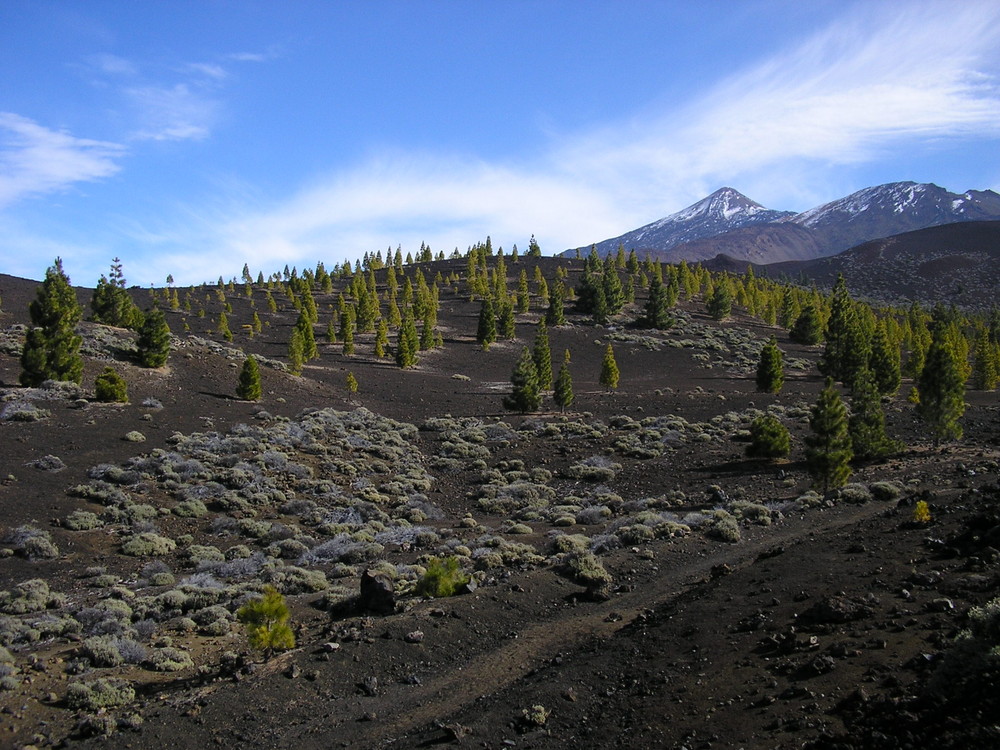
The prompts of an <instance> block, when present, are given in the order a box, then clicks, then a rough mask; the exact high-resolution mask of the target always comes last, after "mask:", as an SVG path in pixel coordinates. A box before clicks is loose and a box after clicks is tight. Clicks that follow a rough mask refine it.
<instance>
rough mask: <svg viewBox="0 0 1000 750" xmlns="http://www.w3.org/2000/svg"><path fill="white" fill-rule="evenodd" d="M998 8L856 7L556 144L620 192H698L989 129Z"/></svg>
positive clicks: (995, 131)
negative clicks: (687, 92) (780, 46)
mask: <svg viewBox="0 0 1000 750" xmlns="http://www.w3.org/2000/svg"><path fill="white" fill-rule="evenodd" d="M998 49H1000V6H996V5H995V4H973V3H970V4H965V5H957V6H952V5H948V6H945V5H942V4H930V5H923V6H921V5H914V6H908V7H907V8H906V10H905V12H900V10H898V9H895V8H892V7H888V6H871V7H869V6H867V5H863V6H859V8H857V9H855V11H854V12H852V13H851V14H850V15H848V16H847V17H845V18H843V19H841V20H839V21H838V22H836V23H834V24H832V25H831V26H829V27H828V28H826V29H823V30H822V31H819V32H817V33H816V34H814V35H813V36H811V37H809V38H808V39H806V40H804V41H803V42H801V43H800V44H798V45H796V46H794V47H791V48H790V49H787V50H784V51H781V52H778V53H777V54H775V55H774V56H773V57H771V58H770V59H767V60H764V61H761V62H759V63H758V64H756V65H754V66H752V67H750V68H749V69H747V70H744V71H741V72H737V73H735V74H734V75H732V76H731V77H730V78H728V79H727V80H724V81H721V82H720V83H719V84H718V85H716V86H715V87H714V88H713V89H711V90H709V91H708V92H707V93H706V94H704V95H703V96H701V97H699V98H697V99H695V100H693V101H691V102H688V103H686V104H685V105H684V106H681V107H679V108H678V109H677V110H676V111H675V112H669V113H664V114H663V115H661V116H660V117H653V118H650V119H647V120H645V121H643V122H626V123H616V124H615V125H614V126H611V127H608V128H603V129H600V130H598V131H596V132H594V133H590V134H586V135H584V136H582V137H580V138H576V139H571V141H570V143H569V144H568V145H567V146H565V147H563V148H560V149H558V151H557V157H558V161H559V162H560V163H562V164H565V165H568V168H569V169H570V170H571V171H573V172H575V173H577V174H580V175H584V174H587V175H591V176H592V177H594V178H597V179H603V180H606V181H608V182H609V184H613V185H615V186H616V188H620V189H621V190H622V191H624V194H631V196H632V198H635V194H636V191H635V190H629V185H630V184H634V185H641V186H642V190H643V191H644V192H646V193H647V194H648V193H649V192H650V188H653V192H654V193H657V194H660V195H671V193H676V188H671V186H672V185H677V184H679V183H683V184H686V185H690V186H691V187H692V188H693V190H694V192H695V194H698V193H701V192H703V191H704V190H706V189H707V188H710V187H718V185H719V183H720V182H722V181H726V182H732V181H736V180H739V179H741V178H750V179H751V180H759V179H760V178H759V175H761V174H764V173H769V174H773V173H774V172H777V171H778V170H779V169H780V168H785V167H791V168H793V169H794V168H795V167H796V165H798V166H799V167H801V166H802V165H803V164H804V163H812V164H818V165H823V166H829V165H848V164H858V163H863V162H866V161H869V160H874V159H877V158H879V157H880V156H881V155H882V154H883V153H884V152H885V151H887V150H889V149H893V148H899V147H900V146H902V145H903V144H908V143H912V144H919V143H920V142H924V143H926V142H927V141H928V140H929V139H947V138H965V137H987V138H988V137H997V136H1000V95H998V90H997V81H996V78H995V75H996V73H997V63H998V57H997V50H998Z"/></svg>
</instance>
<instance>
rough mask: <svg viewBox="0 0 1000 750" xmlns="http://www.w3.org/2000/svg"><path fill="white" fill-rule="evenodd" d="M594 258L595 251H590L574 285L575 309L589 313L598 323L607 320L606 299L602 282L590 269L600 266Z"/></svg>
mask: <svg viewBox="0 0 1000 750" xmlns="http://www.w3.org/2000/svg"><path fill="white" fill-rule="evenodd" d="M595 258H596V253H595V252H592V253H591V255H590V257H589V258H588V259H587V265H585V266H584V268H583V273H582V274H581V275H580V282H579V283H578V284H577V285H576V310H577V312H581V313H584V314H588V315H591V316H592V317H593V319H594V322H595V323H597V324H598V325H600V324H603V323H606V322H607V318H608V301H607V298H606V297H605V296H604V284H603V283H602V281H601V279H599V278H596V277H595V276H594V271H592V270H591V268H592V267H597V268H599V267H600V261H599V260H594V259H595ZM550 299H551V298H550Z"/></svg>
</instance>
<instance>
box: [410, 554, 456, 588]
mask: <svg viewBox="0 0 1000 750" xmlns="http://www.w3.org/2000/svg"><path fill="white" fill-rule="evenodd" d="M468 582H469V577H468V576H467V575H465V574H464V573H462V571H461V568H460V567H459V562H458V558H457V557H455V556H451V557H447V558H445V559H444V560H441V559H440V558H437V557H433V558H431V559H430V560H429V561H428V563H427V571H426V572H425V573H424V575H423V576H422V577H421V578H420V580H419V581H418V582H417V587H416V594H417V595H418V596H429V597H433V598H439V597H444V596H454V595H455V594H456V593H457V592H458V590H459V589H460V588H461V587H462V586H464V585H465V584H466V583H468Z"/></svg>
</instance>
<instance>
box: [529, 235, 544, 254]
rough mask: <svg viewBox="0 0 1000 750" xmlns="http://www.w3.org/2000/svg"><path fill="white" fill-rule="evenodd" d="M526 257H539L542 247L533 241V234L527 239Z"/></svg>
mask: <svg viewBox="0 0 1000 750" xmlns="http://www.w3.org/2000/svg"><path fill="white" fill-rule="evenodd" d="M528 257H529V258H541V257H542V248H541V247H539V246H538V243H537V242H536V241H535V235H531V239H530V240H528Z"/></svg>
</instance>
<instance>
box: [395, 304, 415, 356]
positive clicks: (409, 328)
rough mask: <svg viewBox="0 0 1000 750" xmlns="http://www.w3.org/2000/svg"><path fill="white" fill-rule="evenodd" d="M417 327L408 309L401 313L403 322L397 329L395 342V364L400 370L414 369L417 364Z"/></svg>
mask: <svg viewBox="0 0 1000 750" xmlns="http://www.w3.org/2000/svg"><path fill="white" fill-rule="evenodd" d="M418 343H419V341H418V339H417V325H416V323H415V322H414V320H413V312H412V311H411V310H410V308H409V307H407V308H406V312H405V313H403V322H402V325H400V327H399V336H398V338H397V341H396V364H397V365H399V366H400V367H401V368H402V369H404V370H405V369H408V368H410V367H414V366H415V365H416V364H417V346H418Z"/></svg>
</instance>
